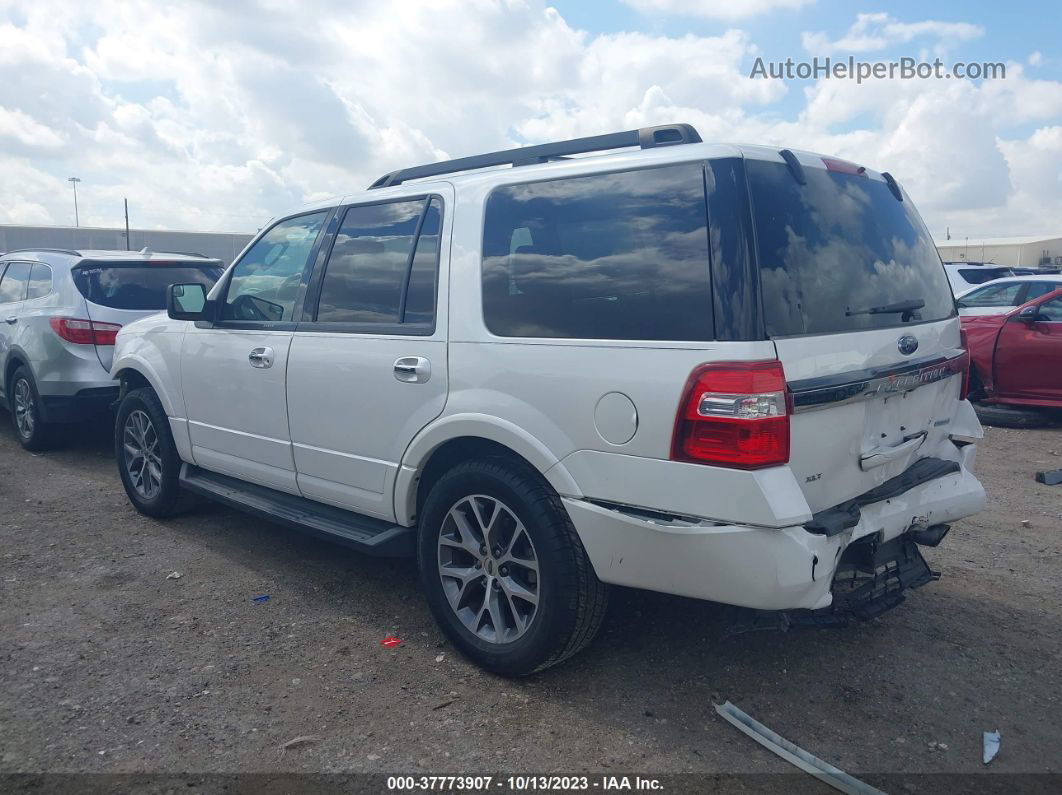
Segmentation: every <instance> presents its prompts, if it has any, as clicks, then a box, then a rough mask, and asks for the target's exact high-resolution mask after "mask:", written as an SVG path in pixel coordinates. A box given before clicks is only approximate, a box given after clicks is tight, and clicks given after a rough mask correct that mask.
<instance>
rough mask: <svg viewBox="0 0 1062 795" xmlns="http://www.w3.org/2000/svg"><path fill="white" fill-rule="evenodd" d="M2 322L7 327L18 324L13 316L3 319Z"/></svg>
mask: <svg viewBox="0 0 1062 795" xmlns="http://www.w3.org/2000/svg"><path fill="white" fill-rule="evenodd" d="M4 322H6V323H7V325H9V326H13V325H15V323H17V322H18V318H17V317H15V316H14V315H9V316H8V317H5V318H4Z"/></svg>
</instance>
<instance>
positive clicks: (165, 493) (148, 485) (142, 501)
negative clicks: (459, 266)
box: [114, 387, 191, 519]
mask: <svg viewBox="0 0 1062 795" xmlns="http://www.w3.org/2000/svg"><path fill="white" fill-rule="evenodd" d="M114 450H115V457H116V458H117V460H118V474H119V475H120V476H121V478H122V485H123V486H124V487H125V493H126V494H127V495H128V496H129V501H130V502H131V503H133V507H134V508H136V509H137V510H138V511H140V513H142V514H145V515H147V516H153V517H155V518H157V519H165V518H168V517H170V516H174V515H175V514H178V513H181V512H182V511H183V510H185V509H186V508H187V507H188V505H189V502H190V497H191V495H190V494H188V492H185V491H184V490H183V489H182V488H181V487H180V484H179V482H178V476H179V475H180V470H181V459H180V456H178V455H177V446H176V445H175V444H174V442H173V434H172V433H171V432H170V423H169V420H168V419H167V417H166V411H165V410H164V409H163V408H162V403H161V401H159V398H158V395H156V394H155V391H154V390H153V389H151V388H150V387H143V388H141V389H134V390H133V391H131V392H129V393H128V394H127V395H126V396H125V397H124V398H122V402H121V404H119V406H118V415H117V417H116V418H115V423H114Z"/></svg>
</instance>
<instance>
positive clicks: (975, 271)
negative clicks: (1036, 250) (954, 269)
mask: <svg viewBox="0 0 1062 795" xmlns="http://www.w3.org/2000/svg"><path fill="white" fill-rule="evenodd" d="M1031 272H1032V271H1029V273H1031ZM959 275H960V276H962V278H964V279H965V280H966V281H968V282H969V283H970V284H984V283H985V282H991V281H995V280H996V279H1002V278H1004V277H1006V276H1013V275H1014V271H1012V270H1011V269H1010V268H959Z"/></svg>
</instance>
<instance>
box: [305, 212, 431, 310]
mask: <svg viewBox="0 0 1062 795" xmlns="http://www.w3.org/2000/svg"><path fill="white" fill-rule="evenodd" d="M441 218H442V212H441V202H440V201H439V199H438V198H432V199H430V200H429V199H424V198H420V199H413V200H405V201H397V202H387V203H384V204H371V205H362V206H357V207H351V208H349V209H348V210H347V211H346V213H345V215H344V216H343V221H342V223H341V224H340V226H339V231H338V232H337V233H336V239H335V243H334V245H333V246H332V252H331V254H330V255H329V257H328V264H327V265H326V266H325V273H324V279H323V280H322V282H321V298H320V300H319V302H318V305H317V317H316V322H318V323H347V324H354V325H361V324H367V325H370V326H379V325H420V326H427V325H431V324H432V322H433V321H434V318H435V283H436V277H437V273H438V268H439V230H440V223H441Z"/></svg>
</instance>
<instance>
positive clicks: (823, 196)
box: [746, 151, 965, 512]
mask: <svg viewBox="0 0 1062 795" xmlns="http://www.w3.org/2000/svg"><path fill="white" fill-rule="evenodd" d="M746 158H747V159H746V169H747V175H748V183H749V190H750V194H751V200H752V205H753V215H754V222H755V223H754V227H755V238H756V249H757V258H758V261H759V268H760V277H761V278H760V281H761V290H762V296H763V313H764V318H765V322H766V327H767V332H768V335H769V336H770V337H771V339H773V341H774V344H775V348H776V350H777V355H778V358H779V360H780V361H781V363H782V366H783V369H784V371H785V376H786V380H787V382H788V384H789V388H790V390H791V392H792V400H793V416H792V420H791V446H790V451H791V452H790V466H791V468H792V470H793V472H794V474H795V475H796V476H797V480H798V482H799V483H800V485H801V488H802V489H803V491H804V495H805V497H806V498H807V500H808V503H809V505H810V507H811V510H812V511H813V512H818V511H821V510H824V509H826V508H832V507H834V506H836V505H838V504H840V503H842V502H844V501H846V500H849V499H851V498H853V497H855V496H857V495H860V494H862V493H864V492H866V491H869V490H870V489H872V488H874V487H875V486H877V485H880V484H881V483H883V482H884V481H886V480H888V479H890V478H892V477H894V476H896V475H898V474H900V473H902V472H903V471H904V470H906V469H907V468H908V467H910V466H911V465H912V464H913V463H914V462H915V461H917V460H918V459H920V458H932V457H937V456H938V455H950V456H951V457H954V452H955V449H954V446H953V445H951V442H950V441H949V440H948V431H949V428H950V425H951V423H952V420H953V418H954V416H955V412H956V409H957V408H958V406H959V402H958V399H959V393H960V386H961V383H960V382H961V378H962V376H961V372H962V369H963V366H964V364H965V356H964V353H963V351H962V349H961V347H960V336H959V321H958V318H957V316H956V314H955V305H954V299H953V298H952V293H951V289H950V287H949V285H948V280H947V276H946V275H945V272H944V268H943V265H942V263H941V261H940V257H939V256H938V254H937V251H936V248H935V246H934V244H933V241H932V239H931V238H930V236H929V233H928V232H927V230H926V228H925V225H924V224H923V223H922V220H921V218H920V217H919V216H918V213H917V211H916V210H915V209H914V207H913V206H912V204H911V201H910V199H909V198H908V197H907V196H906V195H904V194H902V192H901V191H900V189H899V187H898V186H897V185H896V184H895V182H892V181H891V178H886V177H883V176H882V175H879V174H876V173H874V172H870V171H867V170H865V169H862V168H861V167H858V166H855V165H854V164H851V163H845V162H843V161H836V160H831V159H824V158H820V157H816V156H812V155H809V154H800V155H797V156H795V162H794V163H793V164H792V165H790V164H789V163H787V162H786V160H785V159H783V158H782V157H781V156H780V155H778V154H776V153H774V152H766V151H760V152H756V153H746ZM949 448H950V449H949Z"/></svg>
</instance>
